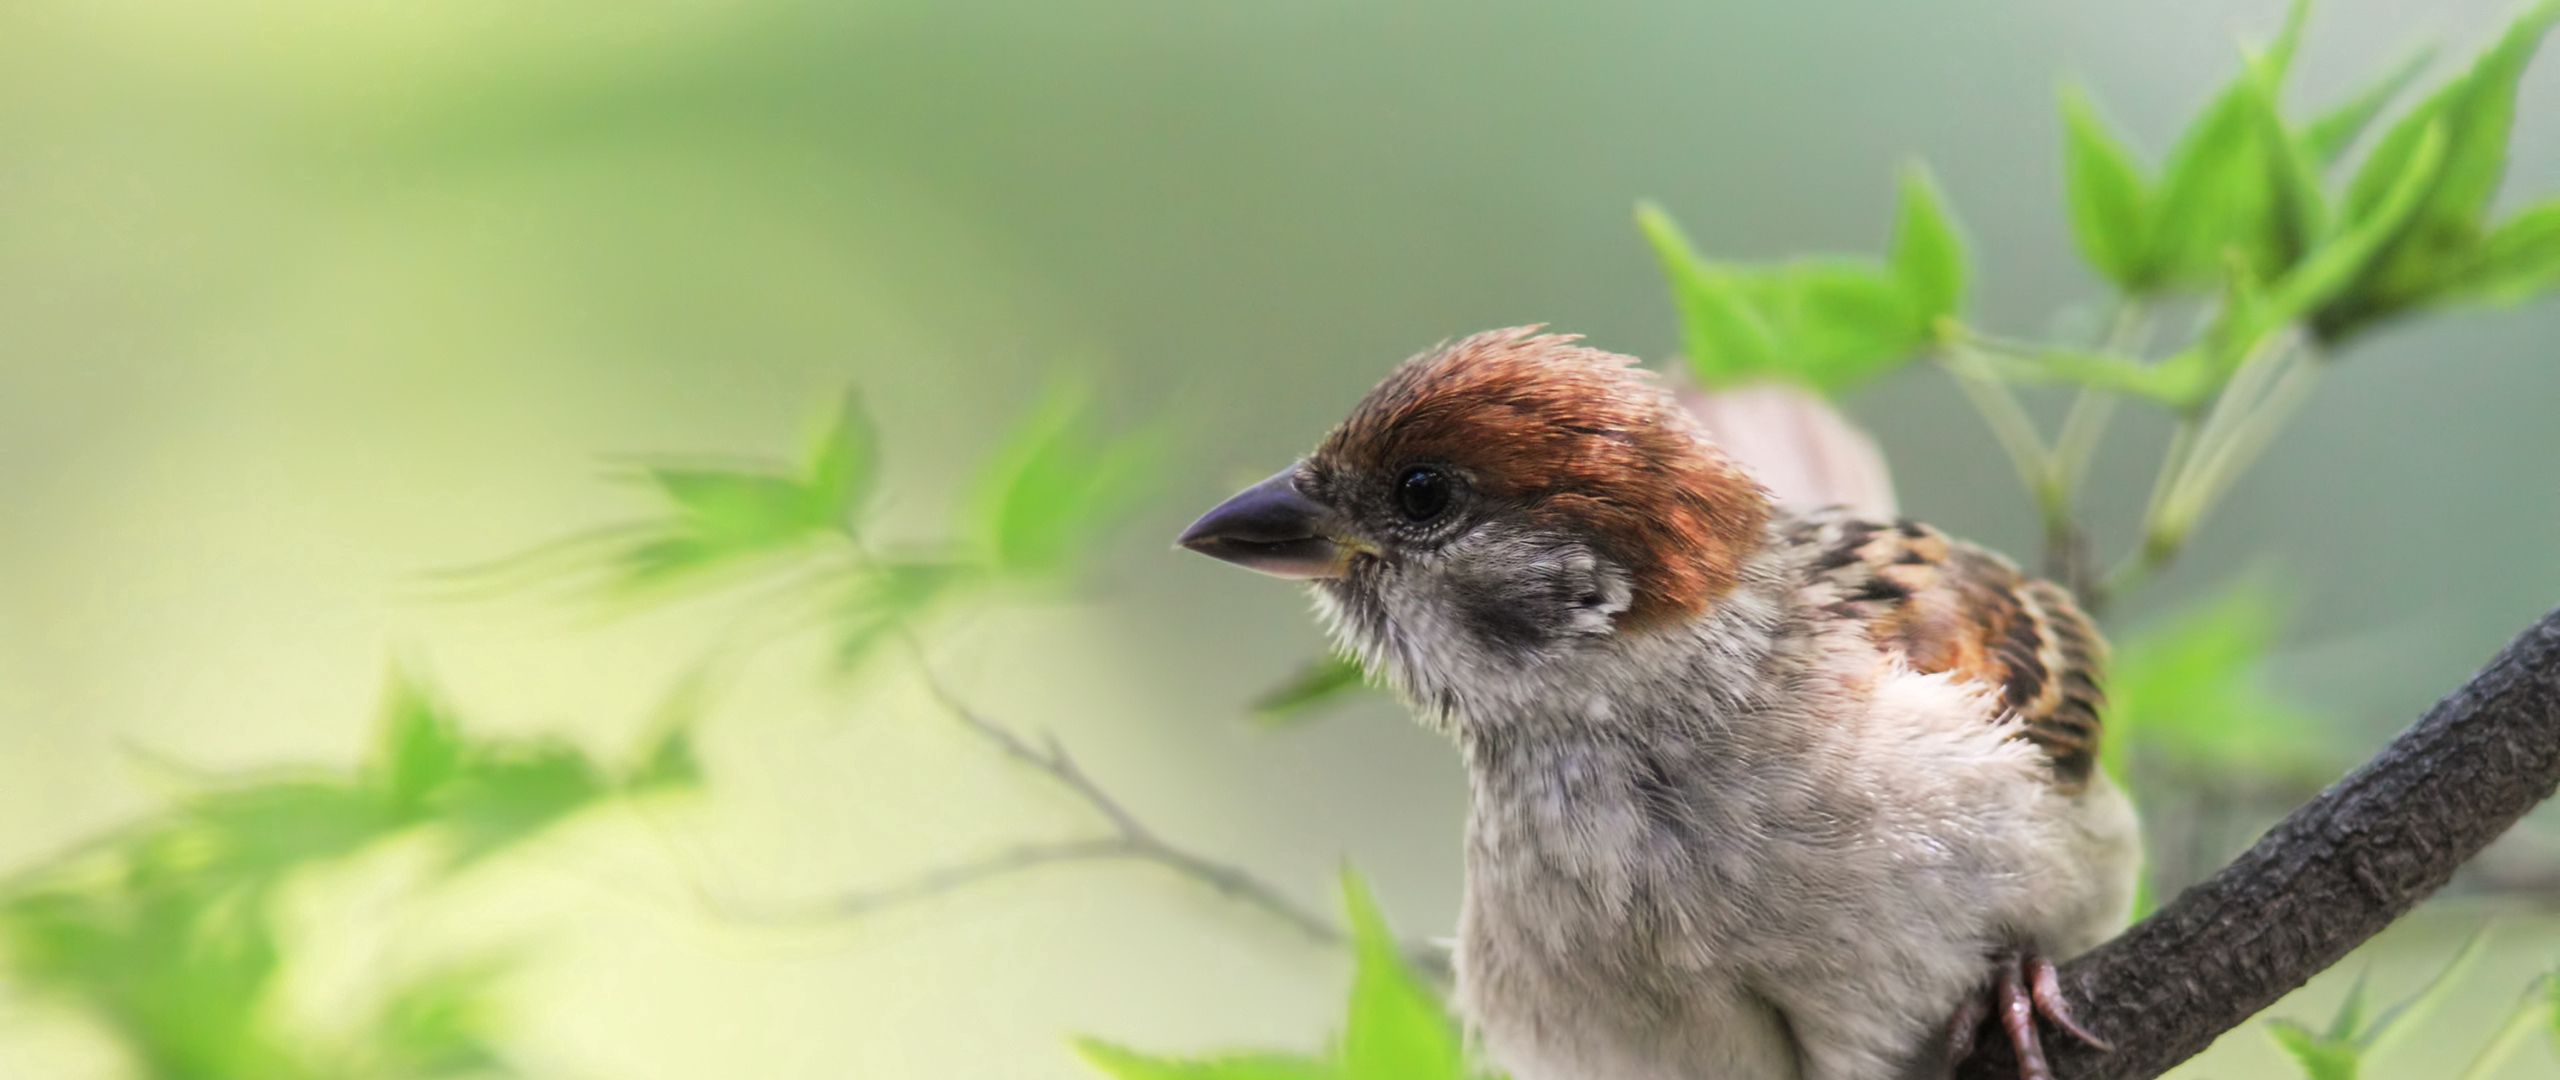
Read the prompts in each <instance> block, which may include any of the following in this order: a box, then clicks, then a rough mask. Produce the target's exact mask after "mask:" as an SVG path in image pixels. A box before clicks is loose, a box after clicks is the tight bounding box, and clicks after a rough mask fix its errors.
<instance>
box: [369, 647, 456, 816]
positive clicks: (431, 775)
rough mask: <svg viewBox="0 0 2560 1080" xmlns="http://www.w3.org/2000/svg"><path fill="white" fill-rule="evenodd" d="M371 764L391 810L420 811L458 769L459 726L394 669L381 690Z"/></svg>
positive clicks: (398, 812)
mask: <svg viewBox="0 0 2560 1080" xmlns="http://www.w3.org/2000/svg"><path fill="white" fill-rule="evenodd" d="M384 701H385V704H384V708H383V716H382V720H381V721H380V728H381V731H380V734H379V735H378V736H376V744H375V749H374V755H373V763H372V766H371V769H372V772H373V776H374V783H375V784H377V785H379V786H380V788H381V790H382V794H383V797H384V800H385V801H386V802H388V803H389V804H390V807H391V812H392V813H394V814H395V815H399V816H403V817H411V816H415V815H417V814H419V813H422V812H423V811H424V810H425V808H426V805H427V801H428V799H429V798H430V797H432V796H433V794H434V793H435V792H436V791H437V790H438V789H440V788H442V787H443V786H444V785H445V784H446V783H447V782H449V781H451V780H452V779H453V777H454V776H455V775H456V774H457V773H458V772H460V771H461V768H462V759H463V754H464V752H465V746H464V742H463V738H462V732H461V729H460V725H459V724H457V723H456V722H455V721H454V719H453V717H452V715H451V714H449V713H447V712H446V711H445V709H444V708H443V706H442V705H440V704H438V703H437V702H436V700H435V698H434V696H433V695H431V694H430V693H429V692H428V691H427V689H426V688H425V687H424V686H422V685H420V684H419V683H418V682H417V681H416V680H415V679H413V678H412V677H410V676H408V675H405V674H401V673H397V672H395V673H394V674H393V675H392V679H391V686H390V689H389V690H388V691H386V692H385V694H384Z"/></svg>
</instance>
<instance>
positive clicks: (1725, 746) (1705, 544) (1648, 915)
mask: <svg viewBox="0 0 2560 1080" xmlns="http://www.w3.org/2000/svg"><path fill="white" fill-rule="evenodd" d="M1177 545H1178V546H1179V547H1181V548H1187V549H1189V550H1191V551H1196V552H1199V553H1202V554H1205V555H1209V556H1212V557H1214V558H1217V559H1220V560H1223V561H1225V562H1229V563H1233V564H1236V565H1238V566H1242V567H1245V568H1247V569H1251V570H1256V571H1260V572H1262V573H1264V574H1268V575H1272V576H1276V577H1279V578H1284V579H1292V580H1297V581H1302V582H1304V583H1305V584H1306V585H1307V586H1308V587H1309V591H1310V592H1311V594H1312V597H1313V602H1314V606H1315V608H1316V612H1317V615H1318V617H1319V619H1320V621H1321V622H1322V623H1323V624H1324V626H1325V627H1326V628H1327V630H1328V631H1329V634H1330V636H1331V638H1332V639H1333V642H1334V644H1335V645H1336V646H1337V647H1338V648H1339V649H1340V650H1341V651H1342V652H1344V653H1345V654H1346V655H1348V656H1350V657H1353V658H1355V659H1356V660H1357V661H1358V662H1359V664H1360V665H1361V666H1362V668H1363V669H1364V670H1365V671H1366V672H1367V673H1368V674H1369V675H1370V676H1371V677H1372V678H1373V679H1375V680H1376V681H1377V682H1379V683H1381V684H1383V685H1385V686H1387V687H1389V688H1391V689H1393V690H1394V691H1395V692H1396V693H1397V694H1398V695H1399V696H1401V697H1402V698H1403V699H1404V700H1405V701H1406V702H1408V703H1409V704H1410V705H1411V706H1412V708H1413V710H1414V712H1415V713H1416V715H1417V717H1418V719H1420V721H1421V722H1422V723H1423V724H1425V725H1426V726H1427V727H1429V728H1432V729H1434V730H1436V731H1438V732H1440V733H1442V734H1444V735H1446V736H1447V737H1448V738H1449V739H1450V740H1451V741H1452V742H1453V743H1454V744H1455V746H1456V748H1457V751H1458V754H1459V757H1460V758H1461V760H1462V761H1463V763H1464V766H1465V771H1466V774H1467V779H1468V784H1467V786H1468V793H1469V798H1468V809H1467V820H1466V827H1465V839H1464V855H1465V859H1464V862H1465V870H1464V890H1463V900H1462V903H1461V909H1460V912H1459V916H1458V928H1457V934H1456V939H1455V945H1454V954H1453V956H1452V966H1453V968H1454V972H1455V978H1454V983H1455V986H1454V989H1453V991H1452V994H1451V997H1452V1002H1453V1005H1454V1007H1455V1009H1456V1011H1457V1012H1458V1014H1459V1016H1460V1017H1461V1018H1462V1019H1463V1020H1464V1022H1465V1023H1466V1025H1467V1027H1468V1028H1469V1030H1470V1032H1471V1035H1472V1038H1473V1041H1474V1042H1475V1043H1476V1044H1477V1045H1479V1046H1480V1048H1481V1051H1482V1053H1483V1054H1484V1056H1485V1057H1486V1058H1487V1059H1488V1061H1489V1062H1490V1063H1491V1064H1492V1065H1495V1066H1498V1067H1499V1068H1501V1069H1503V1070H1506V1071H1507V1072H1508V1074H1509V1075H1510V1076H1511V1077H1513V1078H1514V1080H1869V1078H1877V1077H1929V1076H1943V1075H1946V1074H1947V1073H1949V1072H1950V1071H1952V1069H1953V1067H1954V1065H1955V1063H1957V1062H1959V1061H1961V1060H1962V1059H1963V1058H1965V1057H1966V1056H1967V1055H1968V1054H1969V1053H1971V1051H1972V1050H1973V1049H1974V1048H1975V1047H1976V1046H1977V1044H1978V1040H1979V1039H1980V1038H1981V1035H1982V1032H1983V1029H1984V1028H1985V1027H1986V1022H1987V1021H1992V1022H1996V1026H1991V1030H1992V1031H1993V1032H1994V1033H1995V1034H1994V1037H1999V1036H2002V1035H2005V1037H2006V1038H2007V1039H2008V1041H2009V1042H2010V1043H2011V1045H2012V1047H2013V1048H2014V1050H2015V1052H2016V1057H2017V1059H2018V1061H2019V1071H2020V1075H2021V1077H2023V1078H2026V1080H2042V1078H2045V1077H2049V1076H2051V1074H2052V1071H2051V1067H2050V1065H2049V1064H2048V1062H2047V1058H2046V1055H2045V1053H2044V1046H2045V1045H2046V1043H2045V1041H2044V1040H2045V1039H2046V1038H2047V1036H2046V1035H2045V1034H2044V1029H2045V1028H2046V1027H2050V1029H2052V1030H2054V1031H2056V1032H2058V1033H2059V1037H2067V1038H2078V1039H2084V1040H2087V1041H2088V1042H2089V1043H2091V1044H2093V1045H2096V1046H2099V1047H2101V1048H2103V1047H2104V1046H2105V1044H2104V1043H2103V1041H2101V1040H2100V1039H2099V1038H2098V1036H2097V1035H2095V1034H2094V1033H2092V1032H2090V1031H2088V1030H2087V1029H2086V1028H2084V1027H2083V1026H2082V1025H2080V1024H2078V1023H2077V1022H2076V1021H2075V1019H2074V1017H2073V1016H2072V1013H2071V1007H2070V1002H2069V1000H2068V997H2067V996H2066V994H2065V993H2064V992H2063V989H2062V986H2061V984H2060V982H2059V980H2058V979H2057V976H2056V970H2055V967H2054V964H2055V962H2057V961H2060V960H2065V959H2068V958H2069V957H2071V956H2073V955H2076V954H2078V953H2080V952H2083V951H2086V950H2087V949H2089V948H2091V947H2093V946H2095V945H2096V944H2098V943H2099V942H2101V941H2103V940H2105V939H2106V938H2107V937H2109V936H2111V935H2112V934H2113V933H2114V932H2115V931H2117V930H2118V929H2120V928H2121V927H2122V926H2123V925H2124V924H2125V923H2126V922H2127V920H2128V918H2129V915H2130V909H2131V907H2132V903H2133V894H2134V879H2135V875H2136V872H2137V869H2138V863H2139V858H2140V829H2139V825H2138V823H2137V821H2136V819H2135V817H2134V814H2133V810H2132V807H2131V805H2130V803H2129V801H2128V800H2127V799H2126V797H2125V796H2124V794H2123V793H2122V791H2121V790H2120V789H2119V788H2118V787H2117V786H2116V785H2115V784H2114V782H2113V781H2112V780H2111V779H2110V778H2109V777H2108V776H2107V775H2106V773H2105V772H2104V771H2103V770H2101V769H2099V768H2098V767H2097V755H2098V749H2099V739H2100V735H2101V716H2102V714H2103V712H2104V695H2103V693H2102V691H2101V688H2100V683H2101V680H2102V667H2103V665H2104V662H2105V652H2106V646H2105V643H2104V641H2103V639H2102V638H2101V637H2100V636H2099V634H2098V632H2097V630H2096V628H2095V627H2094V626H2093V625H2092V623H2091V621H2090V619H2089V618H2088V616H2086V615H2085V614H2084V613H2083V612H2082V611H2081V609H2080V608H2079V607H2078V606H2077V605H2076V604H2075V603H2074V601H2073V599H2072V597H2071V596H2070V595H2069V593H2068V592H2067V591H2066V590H2065V589H2063V588H2062V587H2060V586H2058V585H2056V584H2053V583H2051V582H2048V581H2044V580H2039V579H2036V578H2034V577H2032V576H2030V575H2028V574H2026V573H2024V572H2022V571H2020V570H2019V569H2018V568H2017V567H2016V566H2015V565H2014V564H2012V563H2011V562H2009V561H2008V560H2006V559H2004V558H2002V557H2000V556H1999V555H1996V554H1994V553H1992V552H1989V551H1987V550H1984V549H1983V548H1980V547H1976V546H1974V545H1971V544H1968V543H1965V542H1962V541H1959V540H1956V539H1953V538H1951V537H1949V536H1948V535H1946V534H1945V533H1942V532H1940V531H1939V530H1937V529H1934V528H1932V527H1929V526H1927V525H1924V524H1921V523H1919V522H1915V521H1912V520H1909V519H1907V518H1899V519H1886V518H1881V517H1877V516H1875V515H1872V514H1868V513H1862V512H1860V511H1859V510H1856V509H1850V508H1842V507H1832V508H1801V507H1796V506H1782V505H1779V504H1778V503H1777V502H1775V501H1774V500H1773V499H1772V498H1771V496H1770V495H1769V493H1768V491H1767V490H1766V489H1764V488H1763V487H1762V486H1761V485H1760V484H1759V483H1758V482H1757V481H1755V480H1754V479H1753V477H1752V475H1751V473H1750V472H1749V471H1748V470H1747V469H1746V468H1745V467H1744V466H1743V465H1741V464H1740V463H1738V462H1737V461H1736V460H1734V459H1733V458H1732V457H1731V456H1729V455H1727V454H1726V453H1724V452H1723V451H1721V450H1720V449H1719V448H1718V446H1717V444H1716V443H1715V442H1714V441H1713V439H1712V438H1711V437H1710V434H1709V433H1708V432H1707V431H1705V430H1703V429H1702V425H1701V424H1700V422H1699V421H1698V419H1697V418H1696V417H1695V416H1694V415H1693V414H1692V413H1691V412H1690V411H1689V410H1687V409H1685V408H1683V407H1681V405H1680V404H1679V402H1678V401H1677V400H1676V399H1675V397H1674V395H1673V393H1672V391H1671V390H1670V389H1669V388H1668V387H1667V386H1666V385H1665V384H1664V382H1663V380H1661V379H1660V378H1659V377H1658V376H1655V375H1653V374H1652V373H1650V372H1648V371H1646V370H1645V369H1644V368H1642V366H1641V365H1640V364H1639V363H1638V362H1637V361H1635V360H1633V359H1631V358H1629V357H1626V356H1622V355H1617V354H1614V353H1610V352H1606V351H1602V350H1600V349H1596V348H1593V347H1590V346H1587V345H1584V344H1583V343H1582V339H1581V338H1580V337H1579V336H1577V335H1569V334H1561V333H1550V332H1547V331H1546V330H1545V329H1544V328H1543V327H1539V326H1524V327H1514V328H1509V329H1502V330H1494V331H1489V332H1484V333H1478V334H1474V335H1472V336H1467V337H1463V338H1459V339H1456V340H1452V341H1447V342H1444V343H1442V344H1440V345H1438V346H1436V347H1434V348H1431V349H1427V350H1424V351H1423V352H1421V353H1419V354H1417V355H1415V356H1413V357H1411V358H1410V359H1407V360H1406V361H1404V362H1403V363H1402V364H1401V365H1399V366H1397V367H1396V368H1394V369H1393V371H1392V372H1391V373H1390V374H1389V375H1388V376H1387V377H1386V378H1385V379H1384V380H1383V381H1382V382H1380V383H1379V384H1378V385H1377V386H1376V387H1375V388H1374V389H1372V390H1371V391H1369V393H1368V394H1367V395H1366V396H1365V397H1364V398H1362V399H1361V400H1360V401H1359V403H1358V404H1357V405H1356V406H1355V407H1354V408H1353V409H1352V411H1351V413H1350V414H1349V416H1348V417H1347V418H1345V419H1344V420H1342V421H1341V423H1340V424H1339V425H1338V426H1336V427H1335V428H1334V429H1333V430H1332V431H1331V432H1330V433H1329V434H1327V435H1325V436H1324V437H1323V439H1322V440H1321V441H1320V442H1319V443H1318V444H1317V445H1316V447H1315V449H1314V450H1313V452H1311V453H1309V454H1308V455H1307V456H1305V457H1304V458H1302V459H1300V460H1298V461H1296V462H1294V463H1292V464H1291V465H1290V466H1289V467H1287V468H1285V469H1283V470H1281V471H1280V472H1279V473H1277V474H1276V475H1274V476H1272V477H1271V478H1270V479H1268V480H1265V481H1262V482H1261V483H1258V484H1255V485H1253V486H1251V487H1249V488H1247V489H1246V490H1244V491H1243V492H1241V493H1239V494H1237V495H1235V496H1234V497H1232V498H1230V499H1227V500H1225V501H1224V502H1222V503H1220V504H1218V505H1217V506H1216V507H1215V508H1214V509H1212V510H1210V511H1209V512H1208V513H1207V514H1205V515H1203V516H1202V517H1200V518H1199V519H1198V520H1197V521H1196V522H1194V523H1193V524H1192V525H1191V526H1190V527H1189V528H1188V529H1187V530H1185V531H1184V532H1183V533H1182V534H1181V535H1180V537H1179V538H1178V540H1177Z"/></svg>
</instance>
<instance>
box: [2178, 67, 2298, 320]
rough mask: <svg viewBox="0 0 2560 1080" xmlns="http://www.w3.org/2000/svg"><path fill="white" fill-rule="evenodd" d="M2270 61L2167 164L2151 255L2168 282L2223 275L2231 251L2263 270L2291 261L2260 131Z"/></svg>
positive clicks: (2193, 127) (2191, 129)
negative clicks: (2279, 233)
mask: <svg viewBox="0 0 2560 1080" xmlns="http://www.w3.org/2000/svg"><path fill="white" fill-rule="evenodd" d="M2271 68H2272V63H2271V62H2266V63H2262V64H2259V65H2252V68H2251V69H2250V70H2244V71H2243V72H2242V73H2241V75H2240V77H2239V78H2238V79H2236V80H2234V81H2233V83H2232V85H2231V86H2230V87H2229V88H2228V89H2225V90H2224V91H2223V92H2222V94H2221V95H2220V96H2218V97H2216V98H2214V100H2213V102H2212V103H2211V104H2209V105H2207V106H2206V107H2205V110H2204V112H2203V113H2201V114H2200V115H2198V117H2197V118H2196V120H2195V121H2194V122H2193V123H2191V124H2190V125H2189V126H2188V128H2187V130H2186V133H2185V134H2184V135H2182V136H2180V138H2179V140H2178V143H2177V145H2176V146H2175V147H2174V148H2172V149H2171V150H2170V153H2169V158H2168V161H2167V163H2166V164H2164V165H2163V166H2162V167H2161V173H2160V196H2159V201H2158V202H2157V203H2156V204H2155V207H2156V209H2155V216H2154V217H2153V219H2152V223H2151V224H2152V229H2151V236H2150V238H2149V244H2148V248H2147V252H2148V253H2147V255H2146V258H2147V260H2148V261H2149V262H2150V263H2151V264H2152V265H2153V266H2154V267H2156V268H2157V269H2158V272H2159V273H2160V275H2161V278H2162V280H2163V281H2164V282H2166V283H2171V284H2182V285H2201V284H2206V283H2210V282H2213V281H2215V280H2217V279H2219V278H2220V277H2221V274H2222V270H2223V266H2224V262H2223V260H2224V253H2225V252H2226V251H2230V250H2235V249H2236V250H2239V251H2241V252H2243V253H2244V254H2245V255H2246V256H2247V257H2248V258H2249V260H2250V262H2251V265H2252V267H2253V268H2254V269H2255V270H2256V271H2257V272H2258V273H2259V275H2260V276H2262V277H2272V276H2274V275H2275V274H2276V273H2278V272H2280V271H2282V270H2283V269H2284V268H2285V267H2286V266H2287V265H2290V258H2289V253H2288V252H2286V251H2285V250H2283V248H2282V246H2281V245H2280V244H2278V243H2276V242H2274V240H2273V237H2274V236H2275V224H2274V223H2275V222H2276V221H2277V220H2278V219H2279V216H2280V215H2279V214H2278V213H2277V211H2276V207H2275V194H2274V188H2275V184H2274V183H2273V182H2272V180H2273V178H2274V177H2275V176H2276V175H2277V173H2278V170H2277V169H2276V168H2275V167H2274V166H2273V165H2272V164H2270V163H2269V161H2268V157H2267V154H2266V152H2265V150H2264V143H2263V140H2262V139H2261V138H2260V137H2259V131H2260V129H2261V127H2262V126H2263V125H2262V124H2261V122H2260V119H2259V116H2260V113H2261V112H2262V111H2264V110H2265V109H2266V108H2267V106H2266V105H2265V103H2264V98H2265V96H2266V95H2267V94H2268V93H2269V92H2270V91H2269V89H2268V88H2267V87H2265V86H2264V85H2263V83H2264V82H2265V80H2266V79H2267V78H2269V77H2270V72H2269V71H2268V70H2267V69H2271Z"/></svg>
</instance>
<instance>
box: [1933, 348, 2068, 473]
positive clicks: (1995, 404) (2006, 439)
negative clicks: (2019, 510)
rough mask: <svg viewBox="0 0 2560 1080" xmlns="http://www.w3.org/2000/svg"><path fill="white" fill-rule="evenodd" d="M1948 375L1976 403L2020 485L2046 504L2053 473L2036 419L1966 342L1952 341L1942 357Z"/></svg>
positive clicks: (1974, 405) (1975, 405) (1977, 410)
mask: <svg viewBox="0 0 2560 1080" xmlns="http://www.w3.org/2000/svg"><path fill="white" fill-rule="evenodd" d="M1940 361H1941V363H1942V364H1943V365H1944V366H1945V367H1946V369H1947V373H1948V374H1949V375H1952V376H1954V377H1955V380H1956V386H1957V388H1959V389H1961V390H1963V391H1964V396H1965V400H1967V401H1969V402H1972V403H1973V408H1974V411H1975V412H1978V413H1981V414H1982V422H1983V424H1984V425H1986V426H1988V427H1989V428H1990V429H1991V437H1992V438H1993V439H1994V440H1997V441H1998V442H1999V444H2000V449H2001V450H2002V451H2003V452H2005V453H2007V454H2008V455H2009V465H2010V467H2011V468H2013V469H2015V470H2017V473H2018V482H2019V483H2020V484H2022V485H2024V486H2025V487H2026V489H2027V491H2028V492H2029V493H2030V494H2034V495H2036V496H2037V500H2038V502H2039V504H2041V503H2042V502H2043V492H2044V489H2045V480H2046V477H2047V476H2048V475H2049V474H2050V472H2051V466H2050V465H2049V464H2048V461H2049V458H2048V456H2047V454H2046V451H2045V446H2044V437H2043V436H2042V435H2039V434H2037V433H2036V424H2035V420H2034V419H2033V418H2031V417H2029V416H2028V415H2027V409H2026V406H2025V405H2024V404H2021V403H2020V402H2019V401H2018V395H2017V392H2016V391H2014V390H2011V389H2010V388H2009V385H2008V384H2007V383H2004V382H2001V381H2000V380H1999V379H1998V378H1997V377H1996V376H1993V375H1992V374H1991V373H1990V372H1989V371H1988V370H1987V368H1988V365H1987V364H1986V363H1985V362H1984V361H1983V358H1982V356H1981V355H1980V354H1979V353H1977V352H1975V351H1974V347H1973V346H1972V345H1971V344H1968V343H1966V342H1960V341H1958V342H1949V343H1948V346H1947V348H1946V350H1945V351H1944V353H1943V354H1942V355H1941V358H1940Z"/></svg>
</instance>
